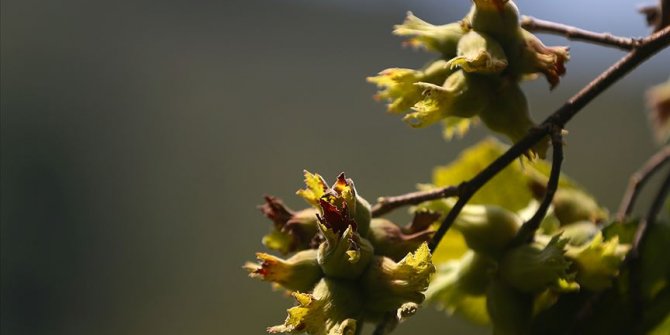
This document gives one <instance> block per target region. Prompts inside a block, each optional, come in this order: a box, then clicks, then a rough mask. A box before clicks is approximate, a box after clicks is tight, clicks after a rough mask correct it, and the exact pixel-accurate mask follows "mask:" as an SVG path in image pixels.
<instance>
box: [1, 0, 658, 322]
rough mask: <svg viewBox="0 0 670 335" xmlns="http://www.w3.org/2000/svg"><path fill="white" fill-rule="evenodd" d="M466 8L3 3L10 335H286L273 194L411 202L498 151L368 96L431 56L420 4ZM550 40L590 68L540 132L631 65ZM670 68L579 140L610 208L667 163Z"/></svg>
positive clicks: (615, 17) (634, 79)
mask: <svg viewBox="0 0 670 335" xmlns="http://www.w3.org/2000/svg"><path fill="white" fill-rule="evenodd" d="M518 4H519V6H520V7H521V9H522V11H523V13H525V14H529V15H534V16H537V17H540V18H545V19H551V20H556V21H562V22H565V23H568V24H575V25H579V26H581V27H584V28H588V29H591V30H595V31H608V32H612V33H615V34H620V35H628V36H642V35H645V34H647V32H648V29H647V28H646V26H645V24H644V20H643V18H642V17H641V16H640V15H639V14H637V12H636V6H637V5H639V4H640V3H639V2H638V1H624V0H592V1H579V0H561V1H546V0H545V1H538V0H519V1H518ZM468 5H469V2H468V1H465V0H459V1H456V0H441V1H437V0H422V1H419V0H414V1H399V0H384V1H382V0H367V1H360V0H358V1H355V0H283V1H278V0H219V1H175V0H168V1H144V0H138V1H107V2H101V1H89V0H86V1H84V0H63V1H42V0H3V1H2V8H1V12H2V14H1V15H2V17H1V18H2V21H1V22H2V32H1V34H2V35H1V39H2V54H1V60H2V71H1V74H2V76H1V77H2V82H1V84H2V85H1V86H2V97H1V98H2V99H1V107H2V119H1V121H2V151H1V154H2V178H1V182H2V194H1V195H2V203H1V213H2V233H1V263H2V268H1V270H2V296H1V298H2V299H1V301H2V306H1V313H2V320H1V329H0V330H1V332H2V334H4V335H14V334H17V335H18V334H166V335H168V334H184V335H186V334H203V335H204V334H262V333H264V329H265V327H267V326H269V325H273V324H278V323H281V322H282V321H283V319H284V317H285V309H286V308H287V307H288V306H290V305H292V304H293V302H292V301H291V300H290V299H287V298H286V297H283V296H282V295H281V294H279V293H278V292H273V291H272V290H271V288H270V286H269V285H267V284H266V283H262V282H259V281H254V280H250V279H247V277H246V274H245V272H244V271H243V270H242V269H241V265H242V264H243V263H244V262H245V261H247V260H253V259H254V252H256V251H258V250H262V246H261V244H260V238H261V236H262V235H263V234H264V233H266V232H267V231H268V229H269V227H270V224H269V221H267V220H266V219H265V218H263V217H262V215H261V214H260V213H259V212H258V210H257V209H256V205H257V204H260V203H261V201H262V195H264V194H273V195H277V196H280V197H282V198H284V199H285V201H286V202H287V203H288V204H289V205H290V206H291V207H293V208H296V209H297V208H301V207H303V206H304V204H303V203H302V201H301V200H300V199H298V198H297V197H296V196H294V192H295V190H297V189H298V188H300V187H301V186H302V175H301V171H302V169H305V168H306V169H309V170H311V171H317V172H319V173H321V174H322V175H324V176H327V177H329V178H334V177H335V176H336V174H338V173H339V172H341V171H346V173H347V174H348V176H350V177H352V178H353V179H354V180H355V181H356V185H357V187H358V189H359V191H360V193H361V194H362V195H363V196H366V197H368V199H370V200H374V199H375V198H376V197H378V196H381V195H393V194H400V193H404V192H406V191H410V190H413V189H414V187H415V183H417V182H426V181H429V179H430V175H431V170H432V167H434V166H436V165H440V164H445V163H447V162H449V161H451V160H452V159H454V158H455V157H456V155H457V154H458V152H459V151H461V150H462V149H463V148H464V147H466V146H468V145H471V144H473V143H474V142H476V141H477V140H478V139H480V138H482V137H483V136H485V134H486V132H485V131H483V130H482V129H477V130H475V131H473V132H471V133H470V134H469V135H467V136H466V137H465V138H464V139H462V140H458V141H453V142H450V143H446V142H444V141H443V140H442V139H441V136H440V129H439V127H433V128H429V129H427V130H424V131H417V130H413V129H410V128H409V127H407V126H405V125H404V124H403V123H402V122H401V121H400V120H399V118H398V117H395V116H390V115H387V114H385V112H384V111H385V109H384V106H383V105H382V104H379V103H375V102H374V101H373V100H372V98H371V96H372V95H373V93H374V91H375V89H374V87H372V86H371V85H369V84H367V83H366V82H365V80H364V79H365V77H366V76H369V75H372V74H375V73H376V72H377V71H379V70H381V69H384V68H386V67H391V66H402V67H418V66H420V65H421V64H423V63H424V62H426V61H427V60H429V59H430V58H431V56H430V55H428V54H425V53H423V52H417V51H413V50H410V49H403V48H402V47H401V46H400V42H401V40H400V39H399V38H396V37H393V36H392V35H391V29H392V25H393V24H396V23H399V22H401V21H402V20H403V18H404V16H405V12H406V11H407V10H412V11H413V12H414V13H415V14H416V15H418V16H419V17H422V18H424V19H426V20H428V21H430V22H434V23H446V22H450V21H454V20H457V19H460V18H461V17H462V16H463V15H464V13H465V12H466V10H467V7H468ZM543 40H544V41H545V42H546V43H547V44H569V45H571V47H572V56H573V58H572V61H571V62H570V63H569V67H568V74H567V76H566V77H565V78H564V81H563V82H562V83H561V85H560V86H559V87H558V88H557V89H556V90H554V91H553V92H549V90H548V86H547V84H546V83H545V82H544V81H540V80H538V81H537V82H533V83H527V84H525V87H526V89H527V92H528V95H529V97H530V101H531V106H532V112H533V115H534V117H535V118H536V119H538V120H539V119H541V118H543V117H544V116H546V115H547V114H548V113H550V112H551V111H552V110H553V109H555V108H556V107H558V106H559V105H560V103H561V102H562V101H564V100H565V99H566V98H567V97H569V96H570V95H572V94H573V93H574V92H576V91H577V90H578V89H579V88H580V87H581V86H583V85H584V84H585V83H587V82H588V81H590V80H591V79H592V78H593V77H594V76H596V75H597V74H598V73H599V72H601V71H602V70H603V69H604V68H606V67H607V66H609V64H611V63H612V62H614V61H615V60H616V59H618V58H619V57H620V56H622V55H623V53H622V52H621V51H618V50H612V49H607V48H602V47H596V46H591V45H586V44H582V43H577V42H568V41H565V40H563V39H562V38H559V37H552V36H546V35H544V36H543ZM668 69H670V53H668V51H666V52H664V53H661V54H659V55H658V56H656V58H654V59H653V60H651V61H649V62H648V63H646V64H644V65H643V66H641V67H640V68H639V69H638V70H637V71H636V72H635V73H634V74H631V75H630V76H628V77H627V78H626V79H625V80H622V81H621V82H619V83H618V84H616V85H615V86H614V87H613V88H611V89H610V90H609V91H607V93H605V94H603V95H602V96H601V97H599V98H598V99H597V100H596V101H595V102H594V103H593V104H591V105H590V106H589V107H588V108H587V109H586V110H585V111H583V113H581V114H580V115H579V116H577V117H576V118H575V119H574V120H573V121H572V122H571V123H570V124H569V127H568V130H569V131H570V134H569V136H568V137H567V141H568V147H567V149H566V161H565V171H566V172H567V173H568V174H570V175H572V176H573V177H575V178H576V179H578V180H579V181H580V182H581V183H582V184H583V185H584V186H586V187H587V188H588V189H589V190H590V191H591V192H592V193H594V194H595V195H597V196H598V197H599V199H600V200H601V201H602V203H603V204H605V205H607V206H609V207H610V208H616V205H617V204H618V202H619V199H620V196H621V193H622V192H623V190H624V188H625V185H626V181H627V178H628V175H629V174H630V173H631V172H632V171H634V170H635V169H636V168H637V167H638V166H639V165H640V164H641V163H642V162H643V161H644V160H645V159H646V157H648V156H649V155H650V154H651V153H652V152H653V151H654V148H655V146H654V144H653V142H652V140H651V136H650V134H649V132H648V127H647V122H646V121H647V120H646V117H645V112H644V99H643V93H644V91H645V90H646V88H647V87H649V86H650V85H652V84H654V83H659V82H661V81H663V80H665V79H667V77H668V75H669V74H670V73H669V71H668ZM652 188H653V187H652ZM648 199H649V196H648V195H646V196H645V197H643V198H642V204H641V207H642V208H643V207H644V206H643V205H644V203H645V201H647V200H648ZM396 217H398V219H399V220H400V221H402V220H404V219H406V217H405V216H403V215H401V214H397V216H396ZM370 329H371V327H368V330H370ZM417 332H420V333H425V334H431V333H438V332H439V333H447V332H449V333H450V334H476V333H486V332H484V331H483V330H482V329H481V328H477V327H473V326H471V325H469V324H466V323H464V322H462V321H460V320H459V319H456V318H451V319H449V318H446V317H445V316H444V314H443V313H441V312H437V311H434V310H432V309H430V308H428V309H424V310H422V311H421V312H420V313H419V314H418V315H417V316H415V317H414V318H412V319H411V320H409V321H408V322H407V323H405V324H403V325H402V326H401V327H400V328H399V330H398V331H397V334H415V333H417Z"/></svg>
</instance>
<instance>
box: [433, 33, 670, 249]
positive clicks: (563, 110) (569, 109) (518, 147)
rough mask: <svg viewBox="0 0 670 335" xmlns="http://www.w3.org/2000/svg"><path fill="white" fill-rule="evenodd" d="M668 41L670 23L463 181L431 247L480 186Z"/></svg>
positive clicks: (642, 41) (562, 125)
mask: <svg viewBox="0 0 670 335" xmlns="http://www.w3.org/2000/svg"><path fill="white" fill-rule="evenodd" d="M668 44H670V27H666V28H664V29H663V30H661V31H659V32H656V33H654V34H652V35H650V36H648V37H646V38H644V39H642V40H641V41H640V45H639V47H637V48H635V49H633V50H632V51H631V52H629V53H628V54H626V55H625V56H624V57H623V58H621V59H620V60H619V61H618V62H616V63H615V64H613V65H612V66H610V67H609V68H608V69H607V70H605V72H603V73H601V74H600V75H599V76H598V77H596V78H595V79H594V80H593V81H591V82H590V83H589V84H588V85H586V86H585V87H584V88H583V89H582V90H581V91H579V92H577V94H575V95H574V96H573V97H572V98H570V99H569V100H568V101H567V102H565V104H563V106H561V107H560V108H559V109H558V110H556V111H555V112H554V113H553V114H551V115H550V116H549V117H548V118H546V119H545V120H544V121H543V122H542V124H540V126H538V127H537V128H536V129H534V130H533V131H530V132H528V134H527V135H526V136H525V137H524V138H522V139H521V140H519V141H518V142H517V143H515V144H514V145H513V146H512V147H511V148H509V149H508V150H507V151H506V152H505V153H504V154H502V156H500V157H498V158H497V159H496V160H495V161H493V162H492V163H491V164H489V166H487V167H486V168H485V169H484V170H482V171H481V172H480V173H479V174H477V175H476V176H475V177H474V178H472V179H470V180H469V181H466V182H464V183H463V184H461V185H460V186H459V188H462V189H463V191H462V192H461V195H460V196H459V199H458V201H457V202H456V205H454V208H453V209H452V210H451V211H450V212H449V214H448V215H447V217H446V218H445V219H444V221H443V222H442V224H441V225H440V228H439V229H438V230H437V232H435V235H434V236H433V239H432V240H431V241H430V243H429V244H428V246H429V247H430V250H431V251H435V249H436V248H437V245H438V244H439V243H440V241H441V240H442V237H444V234H446V232H447V230H448V229H449V228H450V227H451V225H452V224H453V222H454V220H455V219H456V217H457V216H458V214H459V213H460V211H461V209H462V208H463V206H465V204H466V203H467V201H468V200H470V198H471V197H472V196H473V195H474V194H475V193H476V192H477V190H479V189H480V188H481V187H482V186H483V185H484V184H485V183H487V182H488V181H489V180H490V179H491V178H493V177H494V176H495V175H496V174H498V172H500V171H501V170H502V169H504V168H505V167H506V166H507V165H509V164H510V163H511V162H513V161H514V160H515V159H517V158H518V157H520V156H521V155H522V154H523V153H525V152H527V151H528V150H529V149H530V148H531V147H533V146H534V145H535V144H536V143H537V142H539V141H540V140H541V139H542V138H544V136H546V135H548V134H549V133H550V132H551V130H552V129H554V127H560V128H563V127H564V126H565V124H566V123H568V122H569V121H570V120H571V119H572V118H573V117H574V116H575V115H576V114H577V113H578V112H579V111H580V110H581V109H582V108H584V106H586V105H587V104H588V103H589V102H591V101H592V100H593V99H594V98H595V97H597V96H598V95H600V94H601V93H602V92H603V91H605V90H606V89H607V88H609V87H610V86H612V84H614V83H615V82H617V81H618V80H619V79H621V78H623V77H624V76H625V75H626V74H628V73H629V72H630V71H631V70H633V69H634V68H635V67H637V66H638V65H640V64H641V63H642V62H644V61H645V60H647V59H649V57H651V56H652V55H654V54H656V53H657V52H658V51H660V50H662V49H664V48H665V47H667V46H668Z"/></svg>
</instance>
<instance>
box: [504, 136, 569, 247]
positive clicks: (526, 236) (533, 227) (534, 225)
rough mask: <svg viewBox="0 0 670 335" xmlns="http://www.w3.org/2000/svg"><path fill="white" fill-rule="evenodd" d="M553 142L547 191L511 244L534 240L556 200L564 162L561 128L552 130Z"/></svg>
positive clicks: (516, 244)
mask: <svg viewBox="0 0 670 335" xmlns="http://www.w3.org/2000/svg"><path fill="white" fill-rule="evenodd" d="M551 143H552V145H553V157H552V161H551V173H550V175H549V181H548V182H547V192H546V193H545V195H544V199H542V203H540V207H538V209H537V211H536V212H535V214H533V217H531V218H530V220H528V221H526V222H525V223H524V224H523V226H521V229H519V232H518V233H517V235H516V236H515V237H514V240H512V242H511V243H510V245H511V246H518V245H521V244H524V243H527V242H530V241H532V240H533V237H534V236H535V232H536V231H537V229H538V228H540V224H541V223H542V219H544V217H545V216H546V215H547V210H548V209H549V206H550V205H551V202H552V201H553V200H554V194H555V193H556V190H557V189H558V179H559V177H560V176H561V164H562V163H563V136H562V135H561V129H560V128H554V129H553V130H552V138H551Z"/></svg>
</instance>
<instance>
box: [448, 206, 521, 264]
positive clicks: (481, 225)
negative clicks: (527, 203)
mask: <svg viewBox="0 0 670 335" xmlns="http://www.w3.org/2000/svg"><path fill="white" fill-rule="evenodd" d="M521 223H522V222H521V219H520V218H519V217H518V216H517V215H516V214H514V213H513V212H510V211H508V210H506V209H504V208H502V207H499V206H494V205H465V206H464V207H463V210H462V211H461V213H460V214H459V216H458V217H457V218H456V221H455V222H454V229H456V230H458V231H460V232H461V233H462V234H463V237H464V238H465V243H466V244H467V245H468V247H470V249H472V250H474V251H476V252H480V253H482V254H484V255H487V256H489V257H493V258H495V259H497V258H499V257H500V256H501V253H502V251H503V250H504V249H505V247H506V246H507V244H508V243H509V242H510V241H511V240H512V239H513V238H514V236H516V233H517V231H518V230H519V227H520V226H521Z"/></svg>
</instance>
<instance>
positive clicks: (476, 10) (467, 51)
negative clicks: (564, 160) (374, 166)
mask: <svg viewBox="0 0 670 335" xmlns="http://www.w3.org/2000/svg"><path fill="white" fill-rule="evenodd" d="M394 33H395V34H397V35H400V36H411V39H410V40H409V41H408V44H409V45H412V46H415V47H422V48H425V49H427V50H429V51H433V52H437V53H439V54H440V58H439V59H437V60H435V61H433V62H430V63H429V64H427V65H426V66H425V67H423V68H422V69H419V70H413V69H404V68H390V69H386V70H384V71H382V72H380V73H379V75H377V76H375V77H370V78H368V80H369V81H370V82H372V83H375V84H376V85H377V86H379V88H380V91H379V93H378V94H377V98H379V99H383V100H387V101H388V102H389V104H388V110H389V111H390V112H392V113H407V114H406V115H405V116H404V118H403V120H404V121H406V122H407V123H408V124H410V125H411V126H413V127H425V126H428V125H431V124H434V123H436V122H438V121H440V120H442V122H443V124H444V126H445V135H446V136H447V137H448V138H450V137H452V136H453V134H454V132H460V133H461V134H462V133H464V132H465V131H466V130H467V129H468V128H469V125H470V122H471V121H472V120H473V118H475V117H477V118H479V119H480V120H481V121H482V122H483V123H484V124H485V125H486V126H487V127H488V128H490V129H491V130H493V131H495V132H498V133H501V134H503V135H505V136H507V137H508V138H509V139H511V140H512V141H514V142H516V141H518V140H519V139H521V138H522V137H523V136H524V135H525V134H526V133H527V132H528V131H529V130H530V129H531V128H532V127H534V126H535V124H534V123H533V121H532V120H531V118H530V115H529V111H528V103H527V101H526V97H525V95H524V93H523V91H522V90H521V88H520V87H519V82H520V81H521V80H524V79H532V78H536V77H537V76H538V74H540V73H541V74H543V75H544V76H545V77H546V79H547V81H548V82H549V84H550V85H551V87H552V88H553V87H555V86H556V85H557V84H558V83H559V77H560V76H561V75H563V74H564V73H565V66H564V64H565V62H566V61H567V60H568V58H569V54H568V49H567V48H566V47H546V46H545V45H544V44H542V42H541V41H540V40H539V39H538V38H537V37H535V35H533V34H532V33H530V32H528V31H526V30H524V29H523V28H521V26H520V23H519V11H518V9H517V7H516V5H515V4H514V2H512V1H507V0H474V5H473V6H472V9H471V10H470V12H469V13H468V14H467V15H466V17H465V18H464V19H463V20H461V21H459V22H454V23H450V24H446V25H439V26H436V25H432V24H429V23H427V22H425V21H423V20H421V19H419V18H417V17H416V16H414V15H412V14H411V13H409V14H408V16H407V19H406V20H405V22H404V23H403V24H401V25H398V26H396V29H395V31H394ZM547 146H548V141H547V140H545V141H544V142H541V143H540V144H538V145H537V146H536V147H535V148H534V149H533V152H531V153H529V154H531V155H536V154H537V155H539V156H544V154H545V152H546V149H547Z"/></svg>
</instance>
